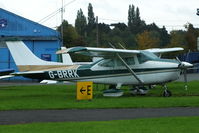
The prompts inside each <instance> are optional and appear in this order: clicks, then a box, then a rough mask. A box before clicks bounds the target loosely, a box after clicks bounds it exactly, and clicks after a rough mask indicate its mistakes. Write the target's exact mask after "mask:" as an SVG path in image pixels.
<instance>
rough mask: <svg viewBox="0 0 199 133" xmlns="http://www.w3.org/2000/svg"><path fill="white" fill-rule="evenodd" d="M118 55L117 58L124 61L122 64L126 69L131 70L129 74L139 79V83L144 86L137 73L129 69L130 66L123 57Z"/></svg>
mask: <svg viewBox="0 0 199 133" xmlns="http://www.w3.org/2000/svg"><path fill="white" fill-rule="evenodd" d="M116 55H117V57H118V58H119V59H120V60H121V61H122V63H123V64H124V65H125V67H126V68H127V69H128V70H129V72H130V73H131V74H132V75H133V76H134V77H135V78H136V79H137V81H138V82H139V83H140V84H141V85H143V83H144V82H143V81H142V80H141V79H140V78H138V76H137V75H136V74H135V72H134V71H133V70H132V69H131V68H130V67H129V65H128V64H127V63H126V62H125V61H124V60H123V59H122V57H121V56H120V55H119V54H118V53H117V54H116Z"/></svg>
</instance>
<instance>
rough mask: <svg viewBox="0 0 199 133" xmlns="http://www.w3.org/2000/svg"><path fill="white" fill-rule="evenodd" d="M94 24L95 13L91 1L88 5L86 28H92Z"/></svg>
mask: <svg viewBox="0 0 199 133" xmlns="http://www.w3.org/2000/svg"><path fill="white" fill-rule="evenodd" d="M94 26H95V15H94V12H93V7H92V5H91V3H89V5H88V30H89V31H90V30H92V29H93V28H94Z"/></svg>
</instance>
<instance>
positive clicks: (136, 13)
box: [128, 5, 146, 34]
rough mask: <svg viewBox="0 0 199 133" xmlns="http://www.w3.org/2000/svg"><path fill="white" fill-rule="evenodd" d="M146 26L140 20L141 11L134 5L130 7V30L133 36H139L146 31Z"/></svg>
mask: <svg viewBox="0 0 199 133" xmlns="http://www.w3.org/2000/svg"><path fill="white" fill-rule="evenodd" d="M145 26H146V24H145V22H144V21H142V20H141V18H140V10H139V8H138V7H137V8H136V10H135V7H134V5H129V10H128V28H129V30H130V31H131V32H132V33H133V34H138V33H141V32H143V31H144V28H145Z"/></svg>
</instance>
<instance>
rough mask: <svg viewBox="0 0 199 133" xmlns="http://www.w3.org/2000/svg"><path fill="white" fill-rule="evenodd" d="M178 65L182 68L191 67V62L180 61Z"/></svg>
mask: <svg viewBox="0 0 199 133" xmlns="http://www.w3.org/2000/svg"><path fill="white" fill-rule="evenodd" d="M180 66H181V67H184V68H191V67H193V64H191V63H188V62H181V64H180Z"/></svg>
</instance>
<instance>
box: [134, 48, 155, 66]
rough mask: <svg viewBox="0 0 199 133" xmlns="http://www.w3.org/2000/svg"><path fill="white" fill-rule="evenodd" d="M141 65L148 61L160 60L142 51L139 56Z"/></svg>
mask: <svg viewBox="0 0 199 133" xmlns="http://www.w3.org/2000/svg"><path fill="white" fill-rule="evenodd" d="M137 57H138V61H139V63H144V62H146V61H148V60H155V59H158V58H159V57H157V56H156V55H155V54H153V53H151V52H148V51H142V52H141V53H140V54H138V55H137Z"/></svg>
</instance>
